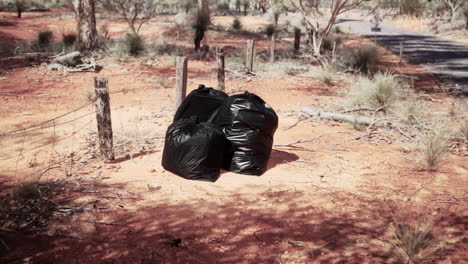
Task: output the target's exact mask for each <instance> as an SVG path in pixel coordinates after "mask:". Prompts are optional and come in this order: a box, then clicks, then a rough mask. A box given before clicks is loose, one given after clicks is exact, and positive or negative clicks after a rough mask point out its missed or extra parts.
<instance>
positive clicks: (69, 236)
mask: <svg viewBox="0 0 468 264" xmlns="http://www.w3.org/2000/svg"><path fill="white" fill-rule="evenodd" d="M37 235H39V236H48V237H67V238H76V239H80V240H82V239H84V238H82V237H79V236H73V235H65V234H37Z"/></svg>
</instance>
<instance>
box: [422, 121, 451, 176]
mask: <svg viewBox="0 0 468 264" xmlns="http://www.w3.org/2000/svg"><path fill="white" fill-rule="evenodd" d="M448 147H449V141H448V139H447V138H446V132H445V130H438V131H431V132H424V133H422V134H421V135H420V136H419V150H420V154H421V156H422V161H423V169H424V170H427V171H434V170H435V169H436V168H437V167H439V166H440V164H441V163H442V161H443V160H444V159H445V156H446V155H447V153H448V150H449V148H448Z"/></svg>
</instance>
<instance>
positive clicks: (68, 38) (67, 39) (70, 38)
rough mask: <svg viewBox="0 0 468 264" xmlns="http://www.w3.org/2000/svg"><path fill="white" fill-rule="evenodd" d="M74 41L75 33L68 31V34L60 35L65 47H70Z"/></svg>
mask: <svg viewBox="0 0 468 264" xmlns="http://www.w3.org/2000/svg"><path fill="white" fill-rule="evenodd" d="M75 41H76V34H74V33H70V34H65V35H63V37H62V42H63V45H65V47H71V46H73V44H75Z"/></svg>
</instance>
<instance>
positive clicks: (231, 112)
mask: <svg viewBox="0 0 468 264" xmlns="http://www.w3.org/2000/svg"><path fill="white" fill-rule="evenodd" d="M277 127H278V116H277V115H276V113H275V111H274V110H273V109H272V108H271V107H270V106H269V105H268V104H267V103H265V101H263V100H262V99H261V98H260V97H258V96H257V95H255V94H252V93H249V92H245V93H243V94H236V95H233V96H228V95H227V94H225V93H224V92H222V91H219V90H215V89H213V88H209V87H205V86H204V85H200V86H199V87H198V89H196V90H194V91H192V92H191V93H190V94H189V95H188V96H187V97H186V98H185V100H184V101H183V102H182V104H181V105H180V106H179V108H178V109H177V112H176V114H175V116H174V123H173V124H172V125H170V126H169V128H168V129H167V132H166V142H165V145H164V152H163V157H162V166H163V167H164V169H166V170H168V171H171V172H173V173H175V174H177V175H179V176H181V177H183V178H186V179H190V180H203V181H211V182H214V181H216V180H217V179H218V178H219V174H220V170H221V168H223V169H225V170H228V171H232V172H236V173H241V174H248V175H261V174H263V173H264V172H265V170H266V167H267V163H268V159H269V157H270V153H271V150H272V146H273V136H274V133H275V131H276V129H277Z"/></svg>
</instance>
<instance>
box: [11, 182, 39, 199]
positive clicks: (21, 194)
mask: <svg viewBox="0 0 468 264" xmlns="http://www.w3.org/2000/svg"><path fill="white" fill-rule="evenodd" d="M14 196H15V198H16V199H20V200H35V199H39V198H40V197H41V191H40V190H39V185H38V184H37V183H25V184H22V185H20V186H19V187H18V188H17V189H16V190H15V192H14Z"/></svg>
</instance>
